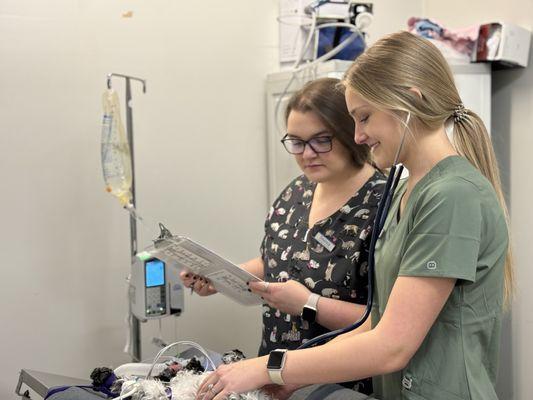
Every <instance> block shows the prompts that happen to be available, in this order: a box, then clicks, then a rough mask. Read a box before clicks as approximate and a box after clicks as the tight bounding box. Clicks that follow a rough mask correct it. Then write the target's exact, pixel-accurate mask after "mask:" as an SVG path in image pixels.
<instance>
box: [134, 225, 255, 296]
mask: <svg viewBox="0 0 533 400" xmlns="http://www.w3.org/2000/svg"><path fill="white" fill-rule="evenodd" d="M160 226H162V225H161V224H160ZM163 229H165V230H166V228H164V227H162V228H161V230H162V235H161V236H160V237H159V238H158V239H156V240H155V241H154V244H153V245H152V246H149V247H148V248H146V249H145V250H144V251H143V252H142V253H139V254H137V257H139V258H140V259H145V258H146V257H155V258H158V259H160V260H162V261H165V262H166V263H167V264H169V265H176V266H177V267H178V268H179V269H182V268H185V269H187V270H189V271H191V272H192V273H194V274H197V275H202V276H204V277H206V278H207V279H209V280H210V281H211V283H212V284H213V286H214V287H215V289H216V290H217V292H219V293H222V294H224V295H225V296H227V297H229V298H231V299H232V300H234V301H236V302H238V303H240V304H242V305H246V306H251V305H259V304H263V300H262V299H261V297H260V296H258V295H256V294H254V293H251V292H249V291H248V286H247V285H246V282H262V279H259V278H258V277H257V276H255V275H253V274H251V273H250V272H248V271H245V270H244V269H242V268H241V267H239V266H238V265H236V264H234V263H232V262H230V261H228V260H226V259H225V258H224V257H222V256H220V255H218V254H216V253H214V252H213V251H211V250H209V249H208V248H207V247H205V246H202V245H201V244H200V243H198V242H195V241H193V240H192V239H189V238H188V237H185V236H174V235H171V234H170V232H169V231H168V230H166V232H167V234H166V235H164V234H163Z"/></svg>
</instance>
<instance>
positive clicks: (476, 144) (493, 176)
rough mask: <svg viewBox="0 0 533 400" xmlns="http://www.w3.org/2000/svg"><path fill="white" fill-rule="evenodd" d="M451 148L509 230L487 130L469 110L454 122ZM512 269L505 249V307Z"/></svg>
mask: <svg viewBox="0 0 533 400" xmlns="http://www.w3.org/2000/svg"><path fill="white" fill-rule="evenodd" d="M455 120H456V121H455V122H454V129H453V144H454V146H455V149H456V150H457V152H458V153H459V154H460V155H462V156H463V157H465V158H466V159H467V160H468V161H470V163H471V164H472V165H473V166H475V167H476V168H477V169H478V170H479V171H480V172H481V173H482V174H483V175H484V176H485V178H487V179H488V180H489V182H490V183H491V184H492V186H493V187H494V191H495V192H496V195H497V197H498V201H499V203H500V206H501V208H502V209H503V212H504V214H505V220H506V222H507V229H508V231H510V228H509V222H510V219H509V211H508V209H507V204H506V202H505V196H504V194H503V190H502V184H501V179H500V170H499V168H498V161H497V160H496V155H495V154H494V148H493V147H492V143H491V141H490V137H489V135H488V132H487V129H486V128H485V124H484V123H483V121H482V120H481V118H480V117H479V116H478V115H477V114H476V113H474V112H473V111H471V110H464V113H463V114H462V115H461V117H460V118H455ZM514 286H515V280H514V268H513V254H512V249H511V245H509V247H508V249H507V255H506V258H505V272H504V301H505V305H506V306H508V305H509V304H510V303H511V300H512V297H513V292H514Z"/></svg>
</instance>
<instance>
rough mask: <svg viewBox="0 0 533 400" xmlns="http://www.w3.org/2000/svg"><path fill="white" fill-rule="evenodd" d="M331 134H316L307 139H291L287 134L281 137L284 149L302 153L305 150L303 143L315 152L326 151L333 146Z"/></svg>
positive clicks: (291, 152) (293, 152)
mask: <svg viewBox="0 0 533 400" xmlns="http://www.w3.org/2000/svg"><path fill="white" fill-rule="evenodd" d="M332 141H333V137H332V136H317V137H314V138H311V139H309V140H302V139H293V138H291V137H288V134H287V135H285V136H284V137H283V139H281V143H283V146H284V147H285V150H287V152H289V153H290V154H302V153H303V152H304V151H305V145H309V147H311V150H313V151H314V152H315V153H327V152H329V151H331V148H332V146H333V144H332Z"/></svg>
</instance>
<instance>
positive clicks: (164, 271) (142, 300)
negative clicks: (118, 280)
mask: <svg viewBox="0 0 533 400" xmlns="http://www.w3.org/2000/svg"><path fill="white" fill-rule="evenodd" d="M183 291H184V288H183V284H182V282H181V280H180V278H179V272H178V269H177V268H175V267H174V266H172V265H167V263H165V262H164V261H162V260H159V259H158V258H149V259H145V260H141V259H139V258H138V257H134V260H133V263H132V266H131V277H130V287H129V301H130V306H131V312H132V313H133V315H135V316H136V317H137V318H138V319H140V320H141V321H146V320H148V319H156V318H163V317H166V316H169V315H175V316H178V315H180V314H181V312H182V311H183V304H184V301H183Z"/></svg>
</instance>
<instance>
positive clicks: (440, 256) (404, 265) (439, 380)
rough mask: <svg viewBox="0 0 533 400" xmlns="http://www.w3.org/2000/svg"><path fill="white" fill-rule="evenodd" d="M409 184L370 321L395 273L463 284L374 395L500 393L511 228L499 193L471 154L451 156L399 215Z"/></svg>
mask: <svg viewBox="0 0 533 400" xmlns="http://www.w3.org/2000/svg"><path fill="white" fill-rule="evenodd" d="M406 186H407V185H406V181H402V182H401V183H400V185H398V189H397V191H396V193H395V196H394V198H393V202H392V205H391V209H390V212H389V215H388V217H387V220H386V222H385V226H384V229H383V232H382V234H381V236H380V239H379V240H378V242H377V243H376V268H375V277H376V291H375V296H374V304H373V309H372V324H373V326H376V325H377V323H378V322H379V320H380V318H381V316H382V315H383V313H384V311H385V308H386V306H387V301H388V299H389V296H390V293H391V291H392V288H393V286H394V283H395V281H396V278H397V277H398V276H417V277H442V278H455V279H457V283H456V285H455V288H454V289H453V291H452V293H451V295H450V297H449V299H448V301H447V302H446V304H445V305H444V308H443V309H442V311H441V312H440V314H439V316H438V317H437V320H436V321H435V323H434V324H433V326H432V327H431V329H430V330H429V332H428V334H427V336H426V338H425V339H424V341H423V343H422V345H421V346H420V348H419V349H418V351H417V352H416V353H415V355H414V356H413V358H412V359H411V360H410V361H409V363H408V365H407V367H406V368H404V369H403V370H402V371H399V372H395V373H392V374H388V375H384V376H380V377H376V378H374V391H375V396H376V397H377V398H378V399H382V400H397V399H408V400H424V399H427V400H459V399H460V400H463V399H464V400H492V399H497V395H496V392H495V388H494V386H495V383H496V376H497V366H498V354H499V342H500V330H501V317H502V302H503V280H504V265H505V256H506V252H507V245H508V234H507V226H506V222H505V217H504V213H503V211H502V208H501V207H500V205H499V203H498V199H497V197H496V193H495V192H494V189H493V187H492V185H491V184H490V182H489V181H488V180H487V179H486V178H485V177H484V176H483V175H482V174H481V173H480V172H479V171H478V170H477V169H476V168H474V167H473V166H472V165H471V164H470V163H469V162H468V161H467V160H466V159H465V158H463V157H460V156H451V157H448V158H445V159H444V160H442V161H440V162H439V163H438V164H437V165H436V166H435V167H433V169H431V171H430V172H429V173H428V174H427V175H425V176H424V177H423V178H422V179H421V180H420V181H419V182H418V183H417V184H416V186H415V187H414V189H413V191H412V193H411V195H410V197H409V199H408V202H407V205H406V207H405V209H404V211H403V214H402V216H401V219H400V220H399V221H398V211H399V206H400V200H401V198H402V196H403V194H404V193H405V190H406ZM411 318H416V315H412V316H411Z"/></svg>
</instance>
